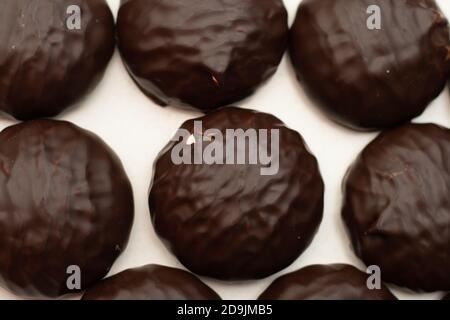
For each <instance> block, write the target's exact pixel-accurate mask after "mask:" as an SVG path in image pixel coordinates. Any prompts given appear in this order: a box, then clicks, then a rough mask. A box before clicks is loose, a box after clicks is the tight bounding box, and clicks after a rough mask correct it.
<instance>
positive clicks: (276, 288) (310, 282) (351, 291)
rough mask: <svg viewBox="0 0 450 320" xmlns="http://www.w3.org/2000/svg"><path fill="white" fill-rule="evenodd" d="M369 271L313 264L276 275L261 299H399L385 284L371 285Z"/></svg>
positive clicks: (346, 266) (335, 265)
mask: <svg viewBox="0 0 450 320" xmlns="http://www.w3.org/2000/svg"><path fill="white" fill-rule="evenodd" d="M368 277H369V275H368V274H367V273H364V272H362V271H360V270H358V269H356V268H355V267H353V266H350V265H346V264H331V265H312V266H308V267H305V268H303V269H300V270H298V271H296V272H292V273H288V274H286V275H284V276H281V277H279V278H277V279H276V280H275V281H273V282H272V284H271V285H270V286H269V287H268V288H267V289H266V290H265V291H264V292H263V293H262V294H261V295H260V296H259V298H258V299H259V300H396V297H395V296H394V295H393V294H392V293H391V291H389V289H388V288H387V287H386V286H385V285H384V284H383V285H382V286H381V289H373V290H371V289H369V288H368V286H367V279H368Z"/></svg>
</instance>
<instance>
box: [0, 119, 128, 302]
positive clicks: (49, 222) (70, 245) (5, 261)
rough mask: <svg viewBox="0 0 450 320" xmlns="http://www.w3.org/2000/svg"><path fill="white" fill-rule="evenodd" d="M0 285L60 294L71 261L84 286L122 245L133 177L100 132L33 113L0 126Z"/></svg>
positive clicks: (31, 293) (64, 290)
mask: <svg viewBox="0 0 450 320" xmlns="http://www.w3.org/2000/svg"><path fill="white" fill-rule="evenodd" d="M0 168H1V170H0V247H1V250H0V284H1V285H2V286H3V287H5V288H7V289H9V290H10V291H12V292H14V293H16V294H18V295H21V296H27V297H58V296H61V295H64V294H67V293H73V292H75V291H71V290H69V289H68V288H67V285H66V280H67V278H68V277H69V274H67V273H66V272H67V268H68V267H69V266H71V265H77V266H79V267H80V269H81V285H82V289H84V288H86V287H89V286H91V285H92V284H93V283H95V282H97V281H99V280H101V279H102V278H103V277H104V276H105V275H106V274H107V273H108V272H109V270H110V267H111V265H112V264H113V262H114V261H115V259H116V258H117V256H118V255H119V254H120V253H121V252H122V251H123V250H124V248H125V246H126V244H127V242H128V237H129V233H130V229H131V225H132V222H133V215H134V205H133V194H132V190H131V185H130V182H129V180H128V178H127V176H126V174H125V171H124V169H123V167H122V164H121V162H120V160H119V159H118V158H117V156H116V155H115V154H114V152H113V151H112V150H111V149H110V148H109V147H108V146H107V145H106V144H105V143H104V142H103V141H102V140H101V139H100V138H98V137H97V136H95V135H94V134H92V133H90V132H88V131H86V130H83V129H81V128H79V127H77V126H75V125H73V124H71V123H69V122H63V121H51V120H34V121H29V122H24V123H21V124H18V125H14V126H11V127H9V128H7V129H5V130H4V131H2V132H1V133H0Z"/></svg>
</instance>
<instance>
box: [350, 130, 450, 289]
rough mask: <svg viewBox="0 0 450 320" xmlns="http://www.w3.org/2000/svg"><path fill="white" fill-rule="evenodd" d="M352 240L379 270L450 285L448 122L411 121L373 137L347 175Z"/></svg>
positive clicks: (401, 278) (405, 281)
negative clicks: (438, 123) (435, 123)
mask: <svg viewBox="0 0 450 320" xmlns="http://www.w3.org/2000/svg"><path fill="white" fill-rule="evenodd" d="M344 186H345V190H344V193H345V194H344V206H343V210H342V214H343V218H344V220H345V222H346V225H347V227H348V231H349V233H350V236H351V240H352V243H353V247H354V248H355V251H356V253H357V255H358V256H359V257H361V259H362V260H363V261H364V262H365V263H366V264H367V265H378V266H379V267H380V268H381V272H382V278H383V279H384V280H385V281H386V282H391V283H395V284H397V285H400V286H405V287H408V288H410V289H413V290H424V291H437V290H449V289H450V273H449V270H450V255H449V252H450V233H449V225H450V197H449V190H450V130H449V129H446V128H442V127H439V126H437V125H433V124H408V125H405V126H402V127H400V128H398V129H395V130H392V131H388V132H386V133H383V134H381V135H380V136H378V138H376V139H375V140H374V141H373V142H372V143H370V144H369V145H368V146H367V147H366V148H365V149H364V151H363V152H362V153H361V155H360V156H359V157H358V159H357V160H356V162H355V163H354V164H353V166H352V167H351V169H350V171H349V173H348V174H347V177H346V179H345V184H344Z"/></svg>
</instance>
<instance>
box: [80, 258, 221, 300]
mask: <svg viewBox="0 0 450 320" xmlns="http://www.w3.org/2000/svg"><path fill="white" fill-rule="evenodd" d="M83 300H220V297H219V295H218V294H217V293H216V292H214V290H212V289H211V288H210V287H208V286H207V285H206V284H204V283H203V282H202V281H201V280H200V279H198V278H197V277H196V276H194V275H192V274H190V273H189V272H186V271H184V270H180V269H175V268H169V267H164V266H159V265H147V266H143V267H140V268H135V269H128V270H125V271H123V272H121V273H118V274H116V275H114V276H112V277H110V278H106V279H105V280H103V281H101V282H100V283H98V284H97V285H95V286H94V287H92V288H89V289H88V290H87V291H86V292H85V294H84V295H83Z"/></svg>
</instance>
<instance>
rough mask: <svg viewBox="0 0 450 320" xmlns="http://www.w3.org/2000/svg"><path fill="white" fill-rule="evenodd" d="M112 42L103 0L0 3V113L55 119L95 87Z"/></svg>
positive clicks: (111, 25) (110, 20) (110, 18)
mask: <svg viewBox="0 0 450 320" xmlns="http://www.w3.org/2000/svg"><path fill="white" fill-rule="evenodd" d="M114 42H115V41H114V19H113V16H112V13H111V11H110V9H109V7H108V4H107V3H106V2H105V0H58V1H55V0H2V1H0V110H1V111H4V112H6V113H8V114H10V115H12V116H13V117H15V118H17V119H20V120H30V119H34V118H42V117H52V116H55V115H57V114H58V113H60V112H61V111H62V110H64V109H66V108H67V107H68V106H70V105H72V104H73V103H75V102H76V101H78V100H79V99H80V98H82V97H83V96H84V95H85V94H86V93H87V92H88V91H90V90H91V89H92V88H93V87H94V86H95V85H96V84H97V82H98V81H99V79H100V78H101V76H102V74H103V72H104V70H105V68H106V66H107V64H108V62H109V60H110V58H111V56H112V54H113V51H114Z"/></svg>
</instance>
